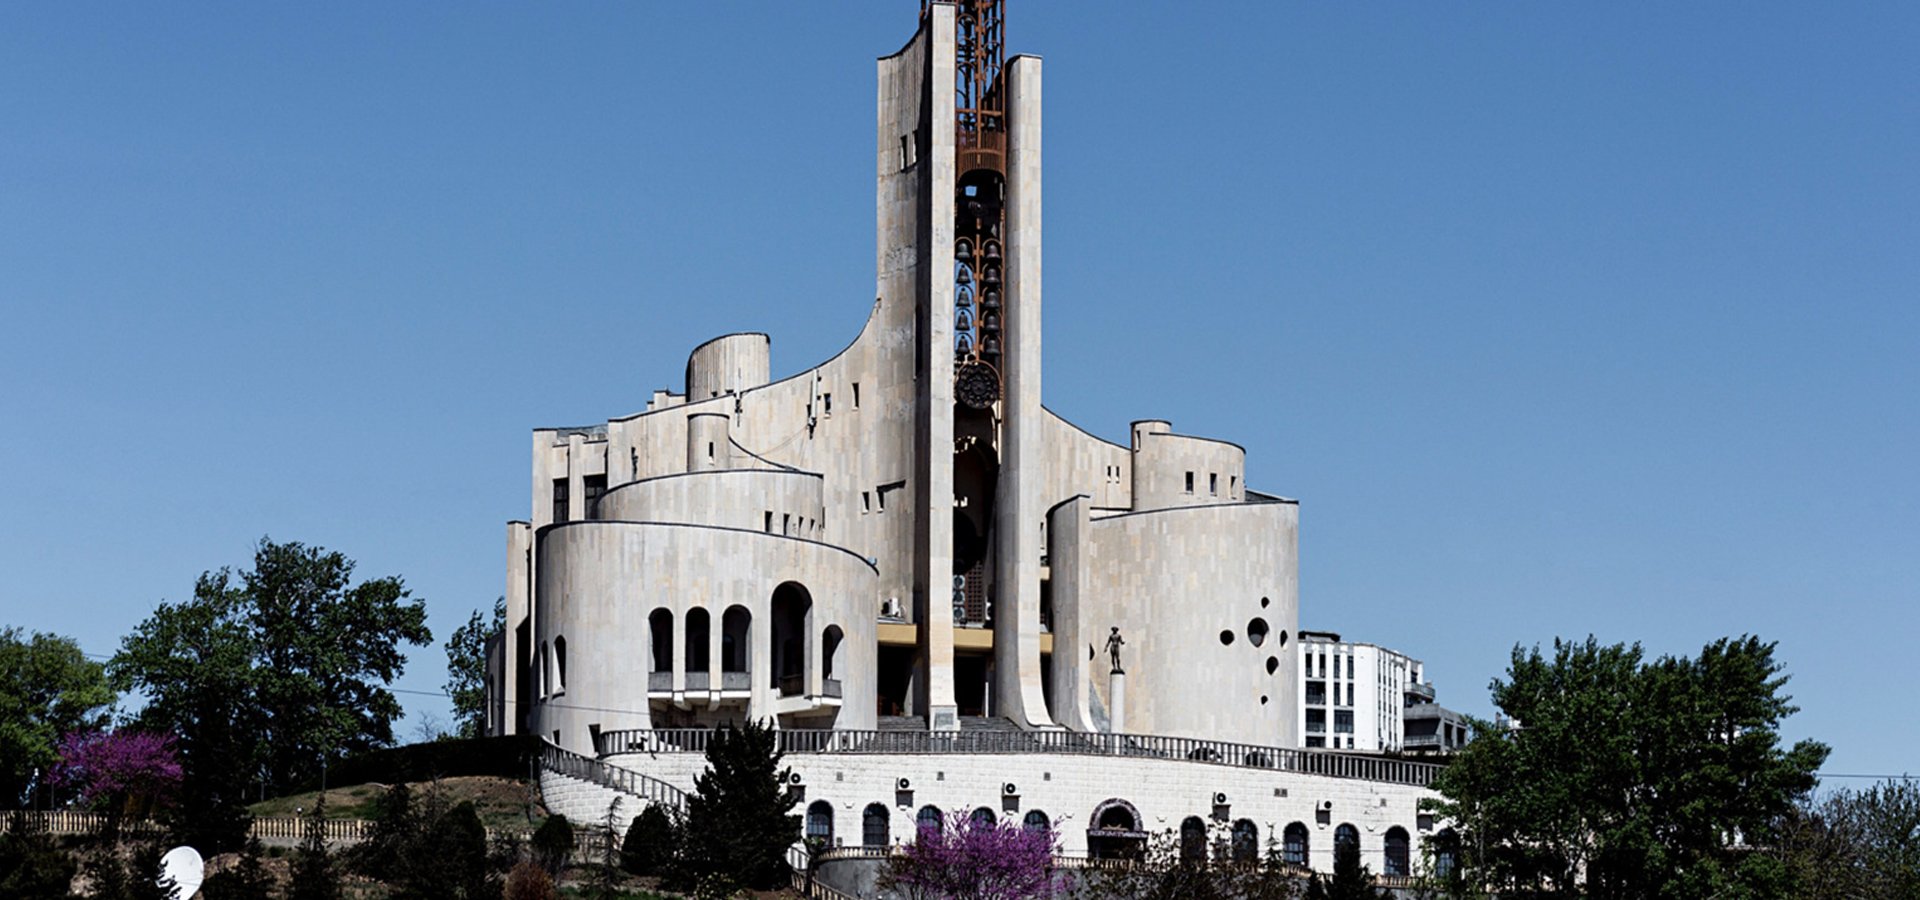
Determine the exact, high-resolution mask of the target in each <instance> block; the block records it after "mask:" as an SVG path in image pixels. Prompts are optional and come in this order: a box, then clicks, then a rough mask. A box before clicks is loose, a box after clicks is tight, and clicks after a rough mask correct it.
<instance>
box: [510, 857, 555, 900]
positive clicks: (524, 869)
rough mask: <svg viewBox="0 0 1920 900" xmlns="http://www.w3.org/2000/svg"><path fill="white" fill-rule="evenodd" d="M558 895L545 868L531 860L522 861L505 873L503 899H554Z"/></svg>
mask: <svg viewBox="0 0 1920 900" xmlns="http://www.w3.org/2000/svg"><path fill="white" fill-rule="evenodd" d="M558 897H559V894H558V893H556V892H555V891H554V889H553V879H552V878H549V877H547V870H546V869H543V868H541V867H539V866H538V865H535V864H534V863H533V862H532V861H526V862H522V863H520V864H519V865H516V866H514V867H513V871H512V872H509V873H507V890H506V898H505V900H556V898H558Z"/></svg>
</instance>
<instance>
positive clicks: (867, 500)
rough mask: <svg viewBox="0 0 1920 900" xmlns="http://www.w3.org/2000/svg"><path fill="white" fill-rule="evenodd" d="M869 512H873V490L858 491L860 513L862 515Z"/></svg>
mask: <svg viewBox="0 0 1920 900" xmlns="http://www.w3.org/2000/svg"><path fill="white" fill-rule="evenodd" d="M870 512H873V492H872V491H861V492H860V514H861V515H863V516H864V515H866V514H867V513H870Z"/></svg>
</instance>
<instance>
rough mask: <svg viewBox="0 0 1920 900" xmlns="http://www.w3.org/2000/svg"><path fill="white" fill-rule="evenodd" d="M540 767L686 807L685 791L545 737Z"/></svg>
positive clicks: (669, 804)
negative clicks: (577, 751) (561, 745)
mask: <svg viewBox="0 0 1920 900" xmlns="http://www.w3.org/2000/svg"><path fill="white" fill-rule="evenodd" d="M540 767H541V768H543V769H545V770H547V771H549V772H553V773H555V774H558V775H564V776H566V777H568V778H577V779H579V780H581V781H591V782H593V783H594V784H597V785H600V786H602V787H609V788H612V789H614V790H616V791H620V792H622V793H625V794H630V795H632V796H635V797H639V798H641V799H644V800H646V801H648V802H650V803H658V804H661V805H663V806H671V807H675V808H679V809H684V808H686V803H687V792H686V791H683V790H681V789H679V788H677V787H674V786H673V785H671V784H668V783H666V782H664V781H661V780H660V779H658V778H653V777H650V776H647V775H642V774H640V773H639V772H635V771H633V770H632V769H623V768H621V767H619V766H616V765H613V764H612V763H606V762H601V761H600V760H597V759H593V758H591V757H587V756H582V755H580V754H578V753H575V752H573V751H572V750H567V749H564V748H562V747H559V746H556V745H555V744H554V743H553V742H552V741H548V740H546V739H544V738H543V739H542V740H541V746H540Z"/></svg>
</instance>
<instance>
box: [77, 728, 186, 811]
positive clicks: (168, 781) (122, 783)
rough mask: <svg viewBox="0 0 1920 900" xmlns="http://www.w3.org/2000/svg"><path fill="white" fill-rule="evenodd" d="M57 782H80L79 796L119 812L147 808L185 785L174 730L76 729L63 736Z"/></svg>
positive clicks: (169, 797)
mask: <svg viewBox="0 0 1920 900" xmlns="http://www.w3.org/2000/svg"><path fill="white" fill-rule="evenodd" d="M53 779H54V783H55V784H59V785H61V786H63V787H69V788H77V789H78V790H79V792H80V800H81V802H83V803H87V804H90V805H105V806H106V807H107V810H108V811H109V812H113V813H120V812H124V811H127V810H128V808H129V807H133V808H134V809H136V810H141V811H144V810H146V809H149V808H151V807H152V806H153V805H155V804H163V803H165V802H167V801H169V800H171V799H172V798H173V794H174V792H175V791H176V790H177V789H178V788H179V787H180V754H179V753H178V752H176V751H175V750H174V746H173V735H170V734H154V733H152V732H147V731H95V732H77V731H76V732H71V733H69V734H67V736H66V737H64V738H62V739H61V740H60V762H59V764H58V765H57V766H55V768H54V772H53Z"/></svg>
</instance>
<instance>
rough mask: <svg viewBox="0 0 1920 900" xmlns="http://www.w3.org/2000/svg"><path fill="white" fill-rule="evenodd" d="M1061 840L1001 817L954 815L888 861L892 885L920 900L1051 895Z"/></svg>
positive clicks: (1009, 899) (925, 830) (1025, 899)
mask: <svg viewBox="0 0 1920 900" xmlns="http://www.w3.org/2000/svg"><path fill="white" fill-rule="evenodd" d="M1058 843H1059V838H1058V837H1057V836H1056V835H1055V834H1054V833H1053V832H1052V831H1051V830H1047V829H1029V828H1023V827H1021V826H1019V825H1015V824H1012V823H1010V822H1004V821H1000V820H997V819H996V820H994V821H990V822H988V821H974V820H973V818H972V817H971V816H969V815H968V814H967V813H965V812H956V813H954V814H953V815H952V816H951V817H950V818H949V819H948V821H947V822H946V827H945V828H934V827H931V826H929V827H925V828H922V829H920V833H919V834H918V835H917V836H916V837H915V838H914V841H913V843H911V844H909V845H907V847H906V850H905V852H904V853H902V854H900V855H897V856H895V857H893V858H892V859H891V860H889V861H888V863H887V869H886V872H885V874H884V876H883V877H884V878H885V880H886V882H887V884H889V885H890V886H892V887H894V888H896V889H898V890H901V891H904V892H905V893H906V894H907V895H908V896H911V897H915V898H922V900H1028V898H1035V897H1051V896H1053V895H1054V892H1055V888H1056V883H1055V875H1054V872H1053V853H1054V849H1055V847H1056V845H1057V844H1058Z"/></svg>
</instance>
